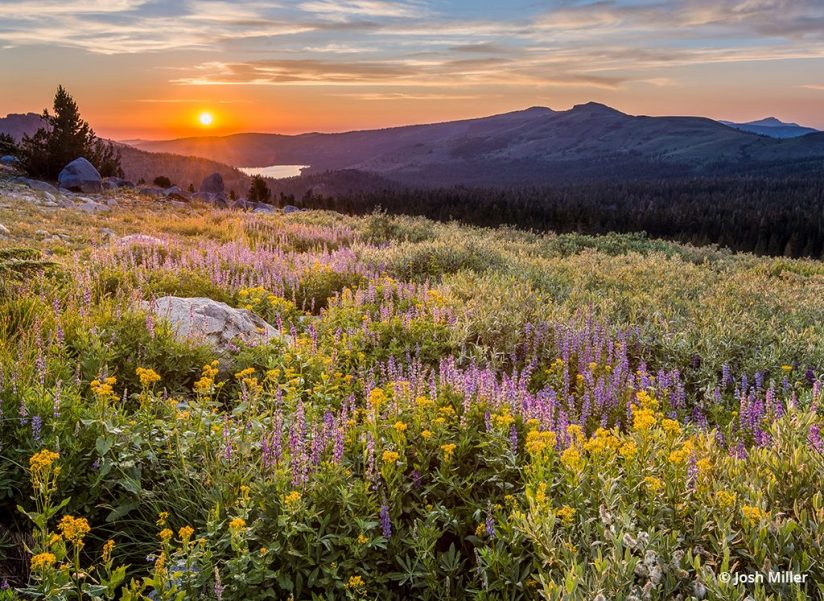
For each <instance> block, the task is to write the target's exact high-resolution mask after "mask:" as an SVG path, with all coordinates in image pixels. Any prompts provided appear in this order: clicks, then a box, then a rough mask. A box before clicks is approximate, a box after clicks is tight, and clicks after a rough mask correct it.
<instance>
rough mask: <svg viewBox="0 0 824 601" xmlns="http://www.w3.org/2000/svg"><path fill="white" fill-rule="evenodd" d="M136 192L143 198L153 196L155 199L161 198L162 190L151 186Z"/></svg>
mask: <svg viewBox="0 0 824 601" xmlns="http://www.w3.org/2000/svg"><path fill="white" fill-rule="evenodd" d="M137 191H138V192H139V193H140V194H143V195H144V196H153V197H155V198H159V197H161V196H163V189H162V188H155V187H153V186H145V187H143V188H139V189H138V190H137Z"/></svg>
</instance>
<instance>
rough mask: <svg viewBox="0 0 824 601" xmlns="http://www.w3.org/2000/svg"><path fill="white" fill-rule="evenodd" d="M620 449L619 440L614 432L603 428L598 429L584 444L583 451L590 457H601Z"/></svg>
mask: <svg viewBox="0 0 824 601" xmlns="http://www.w3.org/2000/svg"><path fill="white" fill-rule="evenodd" d="M620 447H621V440H620V439H619V438H618V437H617V436H616V435H615V433H614V432H611V431H610V430H607V429H605V428H598V429H597V430H595V433H594V434H593V435H592V438H590V439H589V440H588V441H586V443H585V444H584V450H586V451H587V452H589V454H590V455H602V454H604V453H608V452H614V451H615V450H617V449H619V448H620Z"/></svg>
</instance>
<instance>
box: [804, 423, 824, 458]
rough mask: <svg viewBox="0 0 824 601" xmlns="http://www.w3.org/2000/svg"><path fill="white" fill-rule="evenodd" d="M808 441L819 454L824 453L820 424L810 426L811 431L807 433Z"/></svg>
mask: <svg viewBox="0 0 824 601" xmlns="http://www.w3.org/2000/svg"><path fill="white" fill-rule="evenodd" d="M807 441H808V442H809V443H810V446H811V447H812V448H813V449H814V450H816V451H818V452H819V453H821V452H822V451H824V445H822V443H821V429H820V428H819V427H818V424H813V425H812V426H810V430H809V432H807Z"/></svg>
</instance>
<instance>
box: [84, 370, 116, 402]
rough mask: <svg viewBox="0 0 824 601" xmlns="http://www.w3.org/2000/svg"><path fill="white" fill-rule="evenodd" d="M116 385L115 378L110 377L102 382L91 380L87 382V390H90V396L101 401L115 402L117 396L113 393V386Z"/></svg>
mask: <svg viewBox="0 0 824 601" xmlns="http://www.w3.org/2000/svg"><path fill="white" fill-rule="evenodd" d="M116 383H117V378H115V377H114V376H110V377H108V378H103V379H102V380H101V379H97V380H92V381H91V382H89V388H91V389H92V394H93V395H94V396H96V397H97V398H98V399H99V400H101V401H116V400H117V394H115V392H114V385H115V384H116Z"/></svg>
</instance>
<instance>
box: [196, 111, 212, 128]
mask: <svg viewBox="0 0 824 601" xmlns="http://www.w3.org/2000/svg"><path fill="white" fill-rule="evenodd" d="M198 120H199V121H200V124H201V125H204V126H209V125H211V124H212V121H213V117H212V113H200V116H199V117H198Z"/></svg>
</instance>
